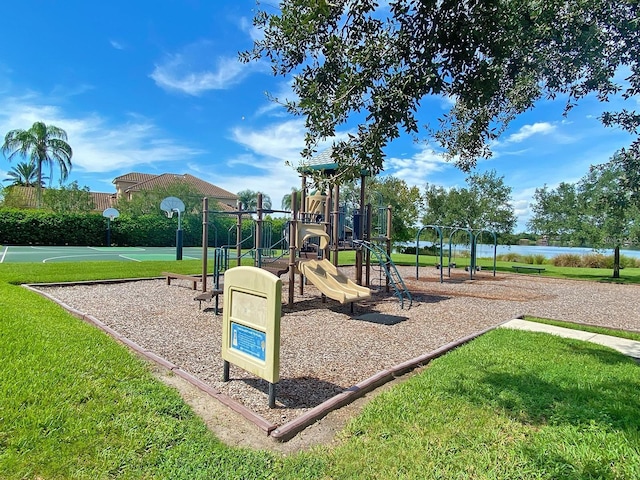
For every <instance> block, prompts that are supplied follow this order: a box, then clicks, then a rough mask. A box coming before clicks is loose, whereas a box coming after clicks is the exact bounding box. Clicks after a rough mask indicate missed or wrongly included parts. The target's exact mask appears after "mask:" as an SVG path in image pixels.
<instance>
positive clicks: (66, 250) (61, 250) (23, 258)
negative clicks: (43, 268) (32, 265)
mask: <svg viewBox="0 0 640 480" xmlns="http://www.w3.org/2000/svg"><path fill="white" fill-rule="evenodd" d="M213 253H214V252H213V249H212V248H210V249H209V254H208V255H209V256H211V257H212V256H213ZM175 259H176V247H50V246H1V247H0V263H19V262H37V263H52V262H87V261H101V260H109V261H118V262H145V261H153V260H175ZM182 259H183V260H201V259H202V247H184V248H183V249H182Z"/></svg>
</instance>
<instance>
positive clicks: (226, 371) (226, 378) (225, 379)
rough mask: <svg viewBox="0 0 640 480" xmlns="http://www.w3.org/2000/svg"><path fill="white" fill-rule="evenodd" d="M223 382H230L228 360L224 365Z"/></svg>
mask: <svg viewBox="0 0 640 480" xmlns="http://www.w3.org/2000/svg"><path fill="white" fill-rule="evenodd" d="M222 381H223V382H228V381H229V362H227V361H226V360H225V361H224V362H223V364H222Z"/></svg>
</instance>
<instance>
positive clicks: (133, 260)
mask: <svg viewBox="0 0 640 480" xmlns="http://www.w3.org/2000/svg"><path fill="white" fill-rule="evenodd" d="M118 256H119V257H120V258H124V259H125V260H131V261H132V262H138V263H141V262H142V260H136V259H135V258H131V257H127V256H126V255H118Z"/></svg>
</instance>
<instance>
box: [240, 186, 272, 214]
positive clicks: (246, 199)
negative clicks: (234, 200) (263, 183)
mask: <svg viewBox="0 0 640 480" xmlns="http://www.w3.org/2000/svg"><path fill="white" fill-rule="evenodd" d="M259 193H262V192H254V191H253V190H248V189H247V190H242V191H240V192H238V194H237V195H238V200H240V202H242V208H243V209H245V210H256V209H257V208H258V194H259ZM262 208H264V209H266V210H269V209H270V208H271V197H269V195H267V194H266V193H263V194H262Z"/></svg>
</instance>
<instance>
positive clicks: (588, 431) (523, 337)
mask: <svg viewBox="0 0 640 480" xmlns="http://www.w3.org/2000/svg"><path fill="white" fill-rule="evenodd" d="M199 268H200V266H199V262H197V261H195V262H182V263H179V262H144V263H136V264H122V263H119V262H113V263H112V262H95V263H93V264H87V263H82V264H64V265H60V264H52V265H47V264H22V265H20V266H19V267H18V268H14V267H13V266H11V265H0V364H1V365H2V368H0V478H3V479H5V478H6V479H18V478H43V479H44V478H46V479H68V478H87V479H88V478H91V479H93V478H116V477H117V478H154V479H155V478H171V479H174V478H177V479H179V478H188V479H192V478H225V479H226V478H231V479H233V478H246V479H254V478H256V479H257V478H278V479H280V478H290V479H299V478H309V479H315V478H317V479H326V478H336V479H343V478H344V479H348V478H354V479H360V478H407V479H408V478H416V479H417V478H420V479H422V478H469V479H472V478H474V479H492V478H496V479H497V478H502V479H512V478H527V479H530V478H534V479H535V478H545V479H552V478H563V479H564V478H567V479H579V478H580V479H581V478H603V479H627V478H628V479H631V478H640V449H639V446H640V431H639V422H638V420H637V419H638V418H640V402H638V400H637V392H638V391H639V388H640V370H639V368H640V367H639V366H638V365H637V364H636V363H635V362H634V361H632V360H630V359H628V358H626V357H624V356H623V355H621V354H618V353H616V352H614V351H613V350H609V349H607V348H605V347H600V346H597V345H592V344H588V343H583V342H578V341H574V340H568V339H562V338H557V337H553V336H550V335H545V334H539V333H531V332H518V331H510V330H506V329H504V330H503V329H499V330H497V331H494V332H491V333H489V334H487V335H485V336H483V337H481V338H479V339H477V340H474V341H473V342H471V343H470V344H468V345H466V346H463V347H461V348H459V349H457V350H456V351H454V352H452V353H450V354H447V355H445V356H444V357H441V358H440V359H438V360H436V361H434V362H433V363H432V365H431V366H429V367H428V368H426V369H425V370H424V371H423V372H422V373H420V374H418V375H415V376H413V377H412V378H411V379H410V380H409V381H407V382H405V383H403V384H401V385H400V386H397V387H394V388H393V389H391V390H390V391H388V392H387V393H384V394H382V395H381V396H378V397H377V398H376V399H375V400H374V401H373V402H372V403H371V404H369V405H368V406H367V407H366V408H365V409H364V411H363V413H362V414H361V415H360V416H358V417H357V418H356V419H354V420H353V421H352V422H351V423H350V425H349V427H348V428H347V430H346V431H345V432H344V433H343V434H342V436H341V442H340V443H339V444H338V445H337V446H332V447H320V448H316V449H314V450H312V451H310V452H307V453H301V454H297V455H290V456H282V455H279V454H275V453H268V452H263V451H252V450H247V449H239V448H231V447H227V446H225V445H223V444H222V443H220V442H219V441H218V440H217V439H216V438H215V437H214V435H213V434H212V433H211V432H210V431H208V430H207V428H206V426H205V425H204V424H203V422H202V421H201V420H200V419H199V418H198V417H196V416H195V415H194V413H193V412H192V410H191V409H190V408H189V407H188V406H187V405H185V404H184V402H183V401H182V400H181V398H180V397H179V395H178V394H177V392H176V391H175V390H173V389H171V388H169V387H167V386H165V385H163V384H161V383H160V382H158V381H156V380H155V379H154V377H153V376H152V374H151V373H150V371H149V368H148V366H147V364H146V363H144V362H143V361H142V360H140V359H139V358H137V357H136V356H135V355H133V354H131V353H130V352H129V351H128V350H127V349H126V348H125V347H123V346H121V345H120V344H118V343H117V342H115V341H113V340H112V339H110V338H109V337H108V336H106V335H105V334H103V333H102V332H100V331H99V330H97V329H95V328H94V327H92V326H89V325H87V324H85V323H83V322H81V321H79V320H78V319H76V318H74V317H72V316H70V315H69V314H68V313H66V312H65V311H64V310H63V309H61V308H60V307H59V306H57V305H55V304H52V303H51V302H49V301H48V300H46V299H44V298H42V297H40V296H39V295H37V294H35V293H33V292H30V291H28V290H26V289H24V288H22V287H20V286H17V285H14V284H15V283H22V282H27V281H28V282H35V281H47V282H50V281H63V280H65V281H69V280H78V279H101V278H114V277H121V278H125V277H145V276H159V274H160V272H162V271H164V270H169V271H176V272H181V273H198V271H199ZM10 282H11V283H10ZM12 283H13V284H12Z"/></svg>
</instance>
